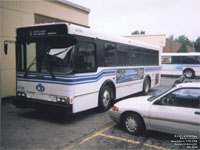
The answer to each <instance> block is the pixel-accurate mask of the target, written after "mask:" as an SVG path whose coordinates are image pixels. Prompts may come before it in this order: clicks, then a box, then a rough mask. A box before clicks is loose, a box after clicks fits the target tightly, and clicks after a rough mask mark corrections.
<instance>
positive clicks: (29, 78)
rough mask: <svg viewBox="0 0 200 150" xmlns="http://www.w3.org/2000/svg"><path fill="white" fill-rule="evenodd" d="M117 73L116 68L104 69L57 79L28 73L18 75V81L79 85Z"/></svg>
mask: <svg viewBox="0 0 200 150" xmlns="http://www.w3.org/2000/svg"><path fill="white" fill-rule="evenodd" d="M113 75H115V70H103V71H101V72H99V73H98V74H96V75H85V76H74V77H73V78H72V76H71V79H70V78H68V76H67V77H56V80H55V81H54V80H52V77H51V76H44V77H43V78H42V79H38V77H37V76H38V75H36V74H35V75H33V74H31V75H28V76H27V77H26V78H24V75H23V74H18V75H17V80H18V81H27V82H41V83H53V84H65V85H77V84H85V83H92V82H97V81H98V80H100V79H101V78H102V77H104V76H113Z"/></svg>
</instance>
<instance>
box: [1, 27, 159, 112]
mask: <svg viewBox="0 0 200 150" xmlns="http://www.w3.org/2000/svg"><path fill="white" fill-rule="evenodd" d="M5 47H6V46H5ZM160 52H161V49H160V48H159V47H156V46H154V45H149V44H145V43H141V42H136V41H132V40H130V39H126V38H122V37H120V38H116V37H109V36H104V35H101V34H97V33H95V32H93V31H91V29H89V28H85V27H81V26H78V25H73V24H68V23H50V24H39V25H32V26H26V27H20V28H17V37H16V64H17V71H16V72H17V75H16V80H17V92H16V98H15V99H14V101H13V103H14V105H16V106H17V107H21V108H29V107H31V108H37V107H40V106H44V107H47V106H54V107H57V108H59V109H64V110H66V111H67V113H77V112H81V111H84V110H88V109H91V108H96V107H98V108H99V110H101V111H106V110H108V109H109V108H110V107H111V105H112V103H113V102H114V100H116V99H119V98H122V97H125V96H128V95H131V94H134V93H138V92H143V93H144V94H146V93H148V92H149V89H150V88H152V87H155V86H158V85H159V84H160V76H161V75H160V72H161V62H160V58H161V54H160Z"/></svg>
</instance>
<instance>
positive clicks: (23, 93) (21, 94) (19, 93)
mask: <svg viewBox="0 0 200 150" xmlns="http://www.w3.org/2000/svg"><path fill="white" fill-rule="evenodd" d="M17 96H23V97H26V93H25V92H17Z"/></svg>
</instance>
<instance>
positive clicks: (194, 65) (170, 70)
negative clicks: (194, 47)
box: [161, 52, 200, 78]
mask: <svg viewBox="0 0 200 150" xmlns="http://www.w3.org/2000/svg"><path fill="white" fill-rule="evenodd" d="M183 73H184V74H185V76H186V77H187V78H194V77H195V76H200V53H198V52H192V53H162V71H161V74H162V75H182V74H183Z"/></svg>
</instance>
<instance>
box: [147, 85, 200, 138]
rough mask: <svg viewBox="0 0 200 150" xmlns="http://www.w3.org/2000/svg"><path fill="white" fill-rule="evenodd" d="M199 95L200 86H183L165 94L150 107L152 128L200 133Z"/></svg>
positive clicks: (171, 131)
mask: <svg viewBox="0 0 200 150" xmlns="http://www.w3.org/2000/svg"><path fill="white" fill-rule="evenodd" d="M199 97H200V89H199V88H181V89H178V90H175V91H172V92H170V93H169V94H167V95H165V96H163V97H162V98H160V99H159V100H157V101H156V102H154V103H153V104H152V106H151V108H150V111H149V118H150V126H151V128H152V129H153V130H158V131H163V132H169V133H177V134H192V135H194V134H195V135H196V134H199V133H198V132H199V131H200V123H199V120H200V107H199Z"/></svg>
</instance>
